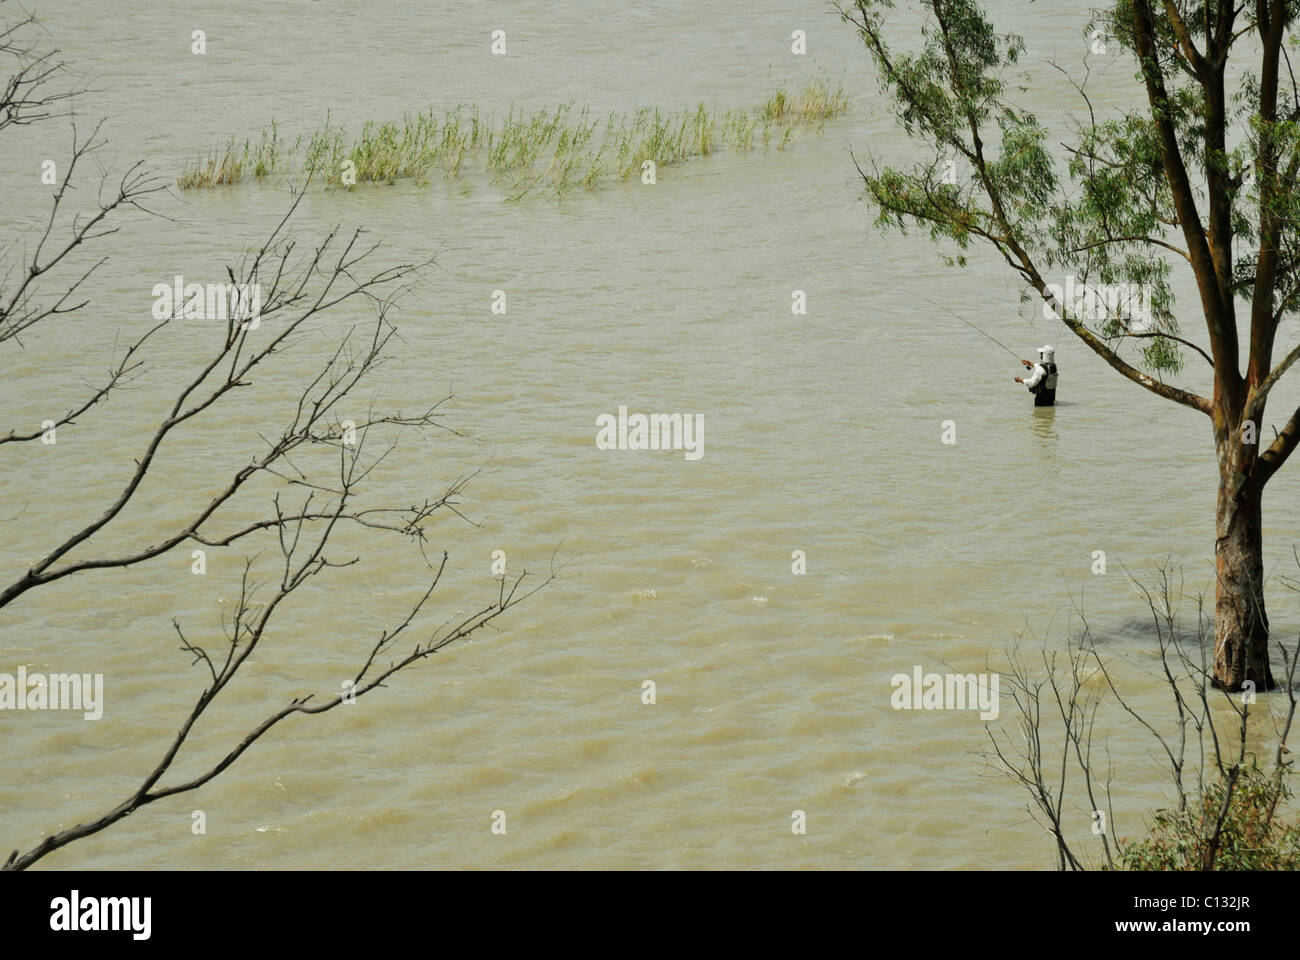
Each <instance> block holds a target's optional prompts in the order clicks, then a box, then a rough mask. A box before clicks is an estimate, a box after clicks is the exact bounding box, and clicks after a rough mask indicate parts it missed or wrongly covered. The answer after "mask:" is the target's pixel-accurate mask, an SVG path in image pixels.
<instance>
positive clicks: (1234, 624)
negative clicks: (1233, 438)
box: [1214, 469, 1273, 691]
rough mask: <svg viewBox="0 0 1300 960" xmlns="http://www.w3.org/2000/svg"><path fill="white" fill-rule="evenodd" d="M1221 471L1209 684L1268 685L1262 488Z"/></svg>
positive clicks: (1270, 679)
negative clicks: (1211, 660)
mask: <svg viewBox="0 0 1300 960" xmlns="http://www.w3.org/2000/svg"><path fill="white" fill-rule="evenodd" d="M1223 474H1224V475H1223V476H1221V479H1220V481H1219V499H1218V522H1217V524H1216V531H1215V532H1216V535H1217V539H1216V540H1215V544H1214V556H1215V568H1216V570H1217V573H1218V578H1217V579H1218V584H1217V588H1216V590H1215V598H1214V685H1215V686H1216V687H1219V688H1221V689H1224V690H1240V689H1242V681H1244V680H1251V681H1253V682H1254V684H1255V689H1256V690H1261V691H1262V690H1268V689H1271V688H1272V687H1273V672H1272V670H1271V669H1270V668H1269V662H1268V614H1267V613H1266V612H1265V609H1264V540H1263V530H1262V529H1261V517H1262V509H1261V508H1262V500H1263V488H1262V487H1261V486H1260V485H1259V484H1258V483H1256V482H1254V481H1253V480H1250V481H1247V482H1246V483H1244V484H1241V483H1240V480H1241V474H1239V473H1235V471H1232V470H1231V469H1228V470H1224V471H1223ZM1238 490H1239V492H1234V491H1238Z"/></svg>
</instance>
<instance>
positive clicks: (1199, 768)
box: [985, 557, 1300, 870]
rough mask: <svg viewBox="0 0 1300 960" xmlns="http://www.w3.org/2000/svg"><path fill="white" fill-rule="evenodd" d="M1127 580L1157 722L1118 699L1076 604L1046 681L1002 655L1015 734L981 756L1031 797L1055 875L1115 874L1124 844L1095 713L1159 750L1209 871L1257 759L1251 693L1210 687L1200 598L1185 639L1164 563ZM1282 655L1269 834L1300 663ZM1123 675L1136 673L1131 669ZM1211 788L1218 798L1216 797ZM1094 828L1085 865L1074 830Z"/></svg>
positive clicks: (1210, 643) (1209, 645)
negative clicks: (1143, 634)
mask: <svg viewBox="0 0 1300 960" xmlns="http://www.w3.org/2000/svg"><path fill="white" fill-rule="evenodd" d="M1297 563H1300V557H1297ZM1126 572H1127V571H1126ZM1129 578H1130V581H1131V582H1132V583H1133V585H1134V587H1135V588H1136V590H1137V591H1138V593H1139V595H1140V596H1141V597H1142V599H1143V601H1144V603H1145V604H1146V606H1147V608H1148V610H1149V612H1150V616H1151V621H1152V627H1153V630H1154V634H1155V638H1156V647H1157V653H1158V656H1159V667H1158V673H1157V674H1156V677H1155V679H1156V680H1157V681H1158V682H1159V683H1162V684H1163V685H1164V686H1165V687H1166V688H1167V691H1168V696H1169V701H1170V706H1171V710H1170V716H1169V717H1168V718H1166V719H1165V720H1162V721H1152V720H1150V719H1149V718H1148V717H1146V716H1144V715H1143V714H1142V713H1140V712H1139V711H1138V710H1137V709H1136V708H1135V707H1134V706H1133V705H1132V703H1131V702H1130V699H1131V697H1129V696H1127V695H1125V693H1124V692H1122V690H1121V682H1120V676H1119V674H1118V672H1117V671H1116V668H1115V663H1114V661H1113V660H1108V659H1107V658H1106V657H1104V656H1103V655H1102V653H1101V650H1100V649H1099V647H1098V644H1097V642H1096V638H1095V636H1094V635H1093V634H1092V632H1091V630H1090V628H1089V626H1088V621H1087V618H1086V617H1085V615H1084V612H1083V610H1082V607H1081V605H1080V604H1075V605H1074V607H1073V612H1074V614H1075V615H1076V616H1077V619H1078V623H1079V628H1078V630H1077V632H1076V633H1075V634H1074V635H1073V636H1070V637H1069V638H1068V639H1067V642H1066V645H1065V649H1064V650H1063V651H1061V650H1051V649H1049V648H1047V647H1046V646H1045V647H1044V649H1043V650H1042V651H1041V653H1040V658H1039V659H1040V666H1041V668H1042V669H1041V670H1039V669H1038V667H1036V666H1031V665H1030V664H1029V662H1028V661H1027V660H1026V657H1025V656H1024V654H1023V653H1022V650H1021V643H1020V642H1017V643H1016V644H1014V645H1013V646H1012V647H1011V648H1010V649H1009V651H1008V657H1007V670H1006V672H1005V673H1004V675H1003V682H1004V684H1006V685H1007V686H1009V688H1010V692H1011V697H1012V701H1013V704H1014V712H1015V716H1016V721H1015V725H1014V731H1008V730H1006V729H1004V728H997V729H995V728H993V727H989V728H987V733H988V737H989V744H990V745H989V747H988V748H987V750H986V752H985V757H986V759H987V760H988V761H989V763H990V765H991V766H992V767H993V768H994V769H996V770H997V771H998V772H999V773H1001V774H1003V775H1005V776H1006V777H1009V778H1010V779H1011V780H1012V781H1013V782H1014V783H1016V784H1018V785H1019V786H1020V787H1022V788H1023V789H1024V790H1025V791H1026V793H1028V795H1029V797H1030V803H1029V805H1028V808H1027V809H1028V812H1029V815H1030V816H1031V817H1032V818H1033V819H1034V820H1035V821H1036V822H1037V823H1038V824H1039V825H1040V826H1042V827H1043V829H1044V830H1045V831H1046V832H1047V833H1048V834H1049V835H1050V836H1051V837H1052V842H1053V846H1054V850H1055V854H1056V860H1057V865H1058V867H1059V868H1060V869H1062V870H1085V869H1089V868H1092V867H1095V866H1099V865H1100V866H1104V867H1106V868H1115V867H1116V866H1118V865H1119V863H1120V858H1121V857H1122V855H1123V854H1124V851H1125V845H1124V842H1123V841H1122V840H1120V839H1118V838H1117V834H1116V832H1115V828H1116V819H1115V813H1114V805H1113V802H1112V783H1113V770H1112V768H1111V764H1110V757H1109V753H1108V751H1106V750H1105V745H1104V743H1099V742H1098V738H1097V737H1096V736H1095V735H1094V733H1095V730H1096V723H1097V718H1098V714H1099V711H1100V710H1101V709H1102V708H1103V707H1112V706H1113V707H1117V708H1118V709H1119V711H1120V713H1121V714H1123V715H1126V716H1127V717H1128V718H1129V719H1131V720H1132V721H1133V722H1134V723H1136V724H1137V725H1138V726H1139V727H1140V728H1141V729H1143V730H1145V731H1146V732H1147V733H1148V734H1149V735H1150V736H1151V738H1152V740H1153V741H1154V743H1155V745H1156V748H1157V749H1156V757H1157V760H1158V762H1159V763H1160V764H1161V765H1162V766H1163V767H1164V768H1165V770H1166V771H1167V773H1168V776H1169V778H1170V787H1171V795H1172V798H1173V801H1174V803H1175V804H1176V807H1175V809H1176V811H1177V813H1179V814H1191V815H1192V816H1193V817H1194V818H1196V817H1199V820H1197V821H1196V823H1197V828H1198V829H1199V830H1200V831H1201V832H1200V837H1201V839H1202V841H1203V842H1202V844H1201V847H1200V849H1201V851H1202V852H1201V855H1200V860H1199V862H1198V866H1199V868H1200V869H1203V870H1212V869H1214V868H1215V865H1216V862H1217V860H1218V858H1219V855H1220V851H1221V844H1222V841H1223V837H1224V829H1225V823H1226V821H1227V818H1228V814H1229V811H1230V809H1231V806H1232V803H1233V799H1234V796H1235V794H1236V791H1237V788H1238V785H1239V784H1240V782H1241V778H1242V777H1243V774H1244V773H1245V772H1246V771H1247V769H1248V768H1249V767H1250V766H1251V765H1252V764H1254V763H1255V762H1256V761H1257V760H1258V758H1257V757H1255V756H1253V755H1251V754H1250V752H1249V750H1250V744H1251V742H1252V740H1251V735H1250V734H1251V729H1252V728H1251V725H1250V721H1251V718H1252V710H1251V704H1252V703H1253V702H1254V692H1253V691H1248V692H1247V693H1245V694H1240V693H1239V694H1236V695H1233V694H1229V693H1227V692H1225V691H1223V690H1222V689H1219V688H1217V687H1216V686H1215V684H1214V677H1213V651H1214V626H1213V620H1212V618H1211V617H1208V616H1207V615H1206V609H1205V602H1204V598H1203V597H1197V598H1196V626H1195V629H1194V631H1191V632H1190V635H1188V634H1189V631H1187V630H1186V628H1185V627H1184V626H1183V624H1182V623H1181V617H1180V612H1179V602H1180V600H1181V599H1182V597H1183V596H1184V584H1183V581H1182V578H1181V576H1180V575H1179V574H1178V573H1177V572H1176V571H1175V570H1174V568H1173V567H1172V566H1171V565H1170V564H1169V563H1167V562H1166V563H1165V564H1162V565H1161V566H1160V567H1159V569H1158V571H1157V574H1156V576H1155V578H1154V581H1153V583H1151V584H1146V583H1143V582H1142V581H1140V580H1139V579H1138V578H1136V577H1134V576H1133V575H1132V574H1131V573H1130V574H1129ZM1277 647H1278V650H1279V653H1280V656H1281V659H1282V662H1283V664H1284V665H1285V667H1286V671H1285V682H1284V684H1283V685H1284V688H1285V691H1286V696H1287V701H1286V705H1287V708H1286V710H1285V713H1284V714H1283V715H1282V716H1281V717H1280V718H1278V719H1277V720H1276V721H1275V723H1276V728H1275V730H1274V734H1275V736H1276V747H1275V750H1274V753H1273V756H1272V757H1271V761H1272V763H1271V772H1270V776H1271V777H1272V778H1273V780H1274V782H1275V783H1276V785H1277V787H1278V789H1277V791H1276V792H1274V793H1273V794H1272V797H1273V800H1272V803H1271V805H1270V807H1269V809H1268V811H1267V817H1266V822H1265V823H1263V824H1262V832H1263V833H1265V834H1266V833H1267V832H1268V829H1269V827H1270V826H1271V825H1272V821H1273V817H1274V815H1275V814H1276V812H1277V806H1278V801H1279V800H1280V799H1281V797H1282V796H1284V795H1285V792H1284V791H1283V790H1282V789H1281V788H1282V787H1283V786H1284V784H1285V781H1286V778H1287V776H1288V775H1289V773H1290V770H1291V766H1292V761H1291V760H1290V759H1288V758H1289V754H1290V750H1289V748H1288V747H1287V745H1286V744H1287V739H1288V737H1289V735H1290V731H1291V727H1292V724H1293V722H1294V719H1295V712H1296V703H1297V697H1296V666H1297V660H1298V659H1300V657H1298V654H1300V651H1298V650H1292V649H1290V648H1288V647H1287V646H1286V644H1284V643H1282V642H1280V641H1279V642H1277ZM1128 666H1129V667H1132V668H1134V669H1141V668H1140V667H1138V666H1137V665H1136V664H1133V663H1129V664H1128ZM1272 696H1274V697H1279V696H1281V694H1280V693H1275V694H1273V695H1272ZM1225 712H1226V713H1227V716H1228V718H1229V722H1228V723H1226V724H1225V722H1224V714H1225ZM1216 716H1217V719H1216ZM1099 753H1105V759H1106V762H1105V763H1104V764H1102V763H1100V762H1099V760H1098V757H1097V755H1098V754H1099ZM1211 783H1215V784H1217V787H1218V789H1217V790H1216V791H1214V792H1212V793H1211V792H1209V791H1210V786H1211ZM1080 793H1081V794H1082V799H1084V800H1086V802H1087V807H1086V809H1081V808H1080V807H1079V802H1078V800H1077V799H1070V798H1071V797H1078V796H1079V794H1080ZM1207 798H1208V799H1209V801H1210V802H1208V803H1207ZM1103 804H1104V806H1103ZM1089 819H1091V820H1092V824H1093V826H1094V827H1099V828H1100V829H1092V830H1091V833H1092V834H1093V835H1096V836H1097V837H1098V841H1099V846H1100V850H1099V851H1097V852H1094V853H1092V854H1090V853H1088V852H1086V851H1084V850H1083V849H1081V847H1080V846H1079V844H1078V842H1077V841H1075V840H1072V839H1071V837H1072V836H1074V835H1075V834H1076V831H1075V830H1074V829H1073V828H1072V827H1071V826H1069V825H1071V824H1080V823H1088V822H1089Z"/></svg>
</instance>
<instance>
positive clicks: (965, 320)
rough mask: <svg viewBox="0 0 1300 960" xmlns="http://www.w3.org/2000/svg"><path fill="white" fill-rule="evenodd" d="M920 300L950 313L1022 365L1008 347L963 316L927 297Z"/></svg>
mask: <svg viewBox="0 0 1300 960" xmlns="http://www.w3.org/2000/svg"><path fill="white" fill-rule="evenodd" d="M921 299H922V300H925V301H926V302H928V303H933V304H934V305H935V306H936V307H938V308H939V309H940V310H947V311H948V312H949V313H951V314H952V315H953V316H954V317H957V319H958V320H960V321H961V322H962V323H964V324H966V326H968V327H970V328H971V329H972V330H974V331H975V332H976V333H978V334H980V335H981V336H984V337H988V338H989V339H990V340H992V341H993V342H994V343H996V344H997V345H998V346H999V347H1001V348H1002V349H1003V350H1005V351H1006V352H1007V353H1009V354H1011V355H1012V356H1013V357H1015V358H1016V359H1017V360H1018V361H1020V362H1021V363H1024V360H1023V359H1022V358H1021V356H1020V354H1018V353H1016V351H1014V350H1012V349H1011V348H1010V347H1008V346H1007V345H1006V344H1005V343H1003V342H1002V341H1001V340H999V339H998V338H997V337H995V336H993V335H992V334H989V333H985V332H984V331H983V330H981V329H980V328H979V327H977V326H975V324H973V323H971V322H970V321H969V320H967V319H966V318H965V317H963V316H959V315H958V314H956V313H953V311H952V310H949V309H948V308H947V307H945V306H944V305H943V304H942V303H939V302H938V301H935V300H931V299H930V298H929V297H922V298H921Z"/></svg>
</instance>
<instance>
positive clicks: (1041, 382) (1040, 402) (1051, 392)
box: [1016, 347, 1056, 407]
mask: <svg viewBox="0 0 1300 960" xmlns="http://www.w3.org/2000/svg"><path fill="white" fill-rule="evenodd" d="M1020 362H1021V363H1023V364H1024V365H1025V366H1026V367H1028V368H1029V369H1030V370H1033V371H1034V373H1033V376H1031V377H1030V378H1029V379H1028V380H1025V379H1024V378H1022V377H1016V383H1023V384H1024V385H1025V386H1026V387H1028V388H1029V392H1030V393H1032V394H1033V395H1034V406H1036V407H1052V406H1055V405H1056V351H1055V350H1053V349H1052V348H1051V347H1039V348H1038V362H1037V363H1030V362H1029V361H1028V360H1023V359H1022V360H1021V361H1020Z"/></svg>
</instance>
